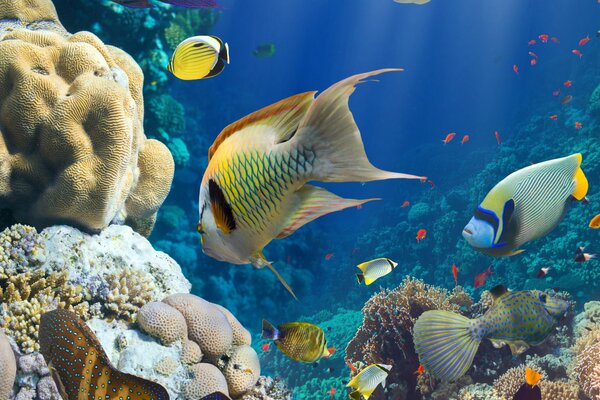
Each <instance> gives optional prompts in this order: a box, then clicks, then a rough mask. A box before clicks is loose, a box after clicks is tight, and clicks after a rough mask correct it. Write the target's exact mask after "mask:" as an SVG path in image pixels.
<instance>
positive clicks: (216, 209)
mask: <svg viewBox="0 0 600 400" xmlns="http://www.w3.org/2000/svg"><path fill="white" fill-rule="evenodd" d="M208 193H209V197H210V206H211V209H212V213H213V216H214V218H215V224H216V225H217V228H219V229H220V230H221V231H223V233H231V232H232V231H233V230H234V229H235V228H236V225H237V224H236V222H235V218H234V216H233V211H232V210H231V206H230V205H229V203H228V202H227V199H226V198H225V194H224V193H223V190H221V188H220V187H219V185H218V184H217V183H216V182H215V181H214V180H212V179H210V180H209V181H208Z"/></svg>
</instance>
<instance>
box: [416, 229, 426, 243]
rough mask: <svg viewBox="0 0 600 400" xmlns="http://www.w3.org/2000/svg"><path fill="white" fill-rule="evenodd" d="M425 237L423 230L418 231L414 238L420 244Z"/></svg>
mask: <svg viewBox="0 0 600 400" xmlns="http://www.w3.org/2000/svg"><path fill="white" fill-rule="evenodd" d="M425 236H427V231H426V230H425V229H419V231H418V232H417V237H416V239H417V242H420V241H421V240H423V239H425Z"/></svg>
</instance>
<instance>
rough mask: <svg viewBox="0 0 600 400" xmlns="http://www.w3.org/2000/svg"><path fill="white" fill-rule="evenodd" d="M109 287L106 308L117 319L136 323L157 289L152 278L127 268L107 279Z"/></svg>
mask: <svg viewBox="0 0 600 400" xmlns="http://www.w3.org/2000/svg"><path fill="white" fill-rule="evenodd" d="M106 281H107V283H108V286H109V290H110V291H109V293H108V296H107V303H106V304H105V307H106V308H107V309H108V310H109V312H110V313H114V314H115V315H116V316H117V318H121V319H125V320H127V321H129V322H134V320H135V317H136V315H137V312H138V311H139V309H140V308H141V307H142V306H144V304H146V303H148V302H150V301H152V299H153V298H154V291H155V289H156V287H155V286H154V282H153V281H152V279H151V277H150V276H148V275H147V274H145V273H143V272H141V271H132V270H130V269H129V268H125V269H124V270H122V271H120V272H119V273H116V274H110V275H108V276H107V277H106Z"/></svg>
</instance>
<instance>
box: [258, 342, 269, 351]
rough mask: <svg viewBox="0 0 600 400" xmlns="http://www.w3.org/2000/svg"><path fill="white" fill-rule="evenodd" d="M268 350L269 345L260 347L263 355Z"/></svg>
mask: <svg viewBox="0 0 600 400" xmlns="http://www.w3.org/2000/svg"><path fill="white" fill-rule="evenodd" d="M270 348H271V343H265V344H263V345H262V346H260V349H261V350H262V352H263V353H266V352H268V351H269V349H270Z"/></svg>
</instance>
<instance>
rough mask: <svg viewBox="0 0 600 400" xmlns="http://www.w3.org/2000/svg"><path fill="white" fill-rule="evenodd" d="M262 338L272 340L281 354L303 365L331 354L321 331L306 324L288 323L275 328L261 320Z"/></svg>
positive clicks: (314, 326)
mask: <svg viewBox="0 0 600 400" xmlns="http://www.w3.org/2000/svg"><path fill="white" fill-rule="evenodd" d="M262 338H263V339H266V340H274V341H275V344H276V345H277V348H278V349H279V350H281V352H282V353H283V354H285V355H286V356H288V357H289V358H291V359H292V360H296V361H300V362H304V363H313V362H315V361H317V360H319V359H320V358H321V357H329V355H330V354H331V352H330V350H329V349H328V348H327V340H326V339H325V332H323V329H321V328H319V327H318V326H316V325H313V324H310V323H308V322H288V323H287V324H281V325H279V326H277V327H275V326H273V324H271V323H270V322H269V321H267V320H266V319H263V323H262Z"/></svg>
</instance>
